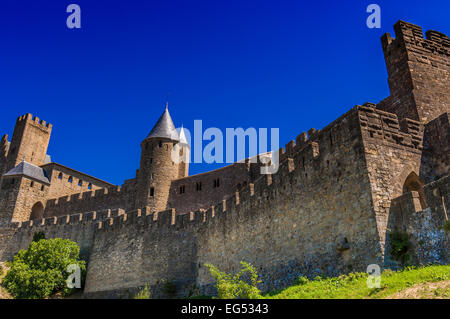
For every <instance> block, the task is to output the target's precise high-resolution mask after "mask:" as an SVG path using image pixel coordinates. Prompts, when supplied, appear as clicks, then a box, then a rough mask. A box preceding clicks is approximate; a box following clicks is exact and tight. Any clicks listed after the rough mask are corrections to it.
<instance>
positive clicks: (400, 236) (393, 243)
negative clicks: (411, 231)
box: [389, 231, 412, 266]
mask: <svg viewBox="0 0 450 319" xmlns="http://www.w3.org/2000/svg"><path fill="white" fill-rule="evenodd" d="M389 253H390V254H391V256H392V257H393V258H394V260H396V261H398V262H400V263H401V264H402V265H404V266H405V265H408V264H409V263H410V261H411V258H412V256H411V242H410V241H409V235H408V234H407V233H405V232H401V231H393V232H392V233H391V234H390V250H389Z"/></svg>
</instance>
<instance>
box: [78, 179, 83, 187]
mask: <svg viewBox="0 0 450 319" xmlns="http://www.w3.org/2000/svg"><path fill="white" fill-rule="evenodd" d="M78 186H80V187H81V186H83V181H82V180H81V179H80V180H79V181H78Z"/></svg>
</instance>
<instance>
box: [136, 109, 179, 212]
mask: <svg viewBox="0 0 450 319" xmlns="http://www.w3.org/2000/svg"><path fill="white" fill-rule="evenodd" d="M179 140H180V139H179V136H178V133H177V130H176V129H175V126H174V124H173V121H172V118H171V116H170V114H169V109H168V106H167V105H166V109H165V110H164V112H163V114H162V115H161V117H160V118H159V120H158V122H156V124H155V126H154V127H153V129H152V130H151V132H150V134H149V135H148V136H147V137H146V138H145V140H144V141H143V142H142V143H141V163H140V168H139V171H138V174H137V194H136V195H137V197H136V207H137V208H143V207H145V206H149V207H150V209H151V211H152V212H158V211H162V210H165V209H167V208H168V207H167V201H168V199H169V192H170V186H171V183H172V180H175V179H177V178H179V164H177V163H175V161H174V159H173V158H172V150H173V148H174V146H175V145H176V144H177V143H178V142H179Z"/></svg>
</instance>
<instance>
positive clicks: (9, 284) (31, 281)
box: [3, 238, 86, 299]
mask: <svg viewBox="0 0 450 319" xmlns="http://www.w3.org/2000/svg"><path fill="white" fill-rule="evenodd" d="M79 253H80V248H79V247H78V245H77V244H76V243H74V242H72V241H70V240H67V239H66V240H64V239H60V238H56V239H41V240H39V241H37V242H32V243H31V244H30V246H29V247H28V249H25V250H21V251H20V252H19V253H18V254H17V255H16V256H15V257H14V260H13V262H12V263H11V269H10V270H9V271H8V273H7V274H6V276H5V278H4V279H3V286H4V287H5V288H6V289H7V290H8V291H9V293H10V294H11V295H12V296H13V297H15V298H30V299H38V298H45V297H48V296H50V295H52V294H53V293H56V292H59V291H61V292H63V294H69V293H71V292H72V291H73V289H69V288H68V287H67V284H66V280H67V278H68V276H69V274H68V273H67V272H66V269H67V267H68V266H69V265H71V264H77V265H78V266H79V267H80V269H81V277H82V280H83V277H84V274H85V272H86V266H85V262H84V261H82V260H79Z"/></svg>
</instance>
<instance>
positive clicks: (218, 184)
mask: <svg viewBox="0 0 450 319" xmlns="http://www.w3.org/2000/svg"><path fill="white" fill-rule="evenodd" d="M219 186H220V178H216V179H215V180H214V185H213V187H214V188H217V187H219Z"/></svg>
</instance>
